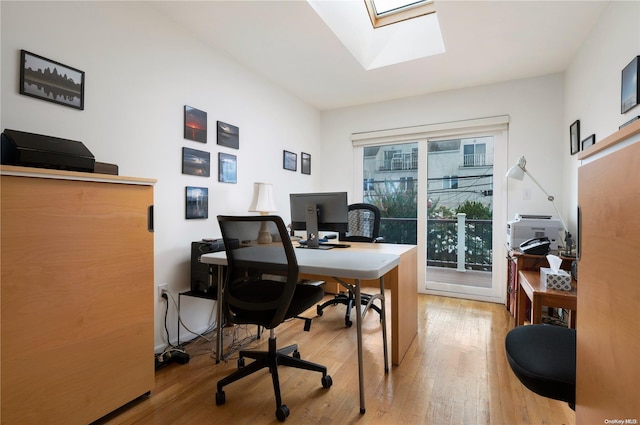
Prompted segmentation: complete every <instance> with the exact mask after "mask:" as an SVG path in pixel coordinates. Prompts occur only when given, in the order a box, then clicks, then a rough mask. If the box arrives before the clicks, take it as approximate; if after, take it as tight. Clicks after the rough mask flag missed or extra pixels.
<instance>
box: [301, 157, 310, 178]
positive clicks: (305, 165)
mask: <svg viewBox="0 0 640 425" xmlns="http://www.w3.org/2000/svg"><path fill="white" fill-rule="evenodd" d="M301 162H302V164H301V167H302V174H311V155H309V154H308V153H304V152H302V158H301Z"/></svg>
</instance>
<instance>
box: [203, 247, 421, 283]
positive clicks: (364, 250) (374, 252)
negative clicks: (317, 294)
mask: <svg viewBox="0 0 640 425" xmlns="http://www.w3.org/2000/svg"><path fill="white" fill-rule="evenodd" d="M350 244H351V247H350V248H334V249H331V250H322V249H296V250H295V252H296V259H297V260H298V268H299V269H300V273H306V274H316V275H325V276H335V277H342V278H351V279H378V278H380V277H381V276H384V275H385V274H387V273H388V272H389V271H391V270H392V269H393V268H394V267H396V266H397V265H398V264H399V263H400V256H401V255H402V254H404V253H405V252H409V251H411V250H413V249H416V247H415V246H414V245H395V244H370V243H352V242H350ZM200 261H202V262H203V263H206V264H217V265H226V264H227V256H226V253H225V252H224V251H221V252H214V253H209V254H203V255H202V256H201V257H200Z"/></svg>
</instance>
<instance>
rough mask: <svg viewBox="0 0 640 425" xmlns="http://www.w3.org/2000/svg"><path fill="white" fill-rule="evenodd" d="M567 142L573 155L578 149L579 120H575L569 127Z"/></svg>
mask: <svg viewBox="0 0 640 425" xmlns="http://www.w3.org/2000/svg"><path fill="white" fill-rule="evenodd" d="M569 142H570V148H571V155H575V154H576V153H578V151H579V150H580V120H575V121H574V122H573V124H571V126H570V127H569Z"/></svg>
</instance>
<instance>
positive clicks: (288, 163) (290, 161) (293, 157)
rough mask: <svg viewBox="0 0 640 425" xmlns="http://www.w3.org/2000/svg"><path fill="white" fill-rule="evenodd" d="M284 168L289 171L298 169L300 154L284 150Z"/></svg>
mask: <svg viewBox="0 0 640 425" xmlns="http://www.w3.org/2000/svg"><path fill="white" fill-rule="evenodd" d="M282 168H284V169H285V170H289V171H297V170H298V154H297V153H293V152H289V151H282Z"/></svg>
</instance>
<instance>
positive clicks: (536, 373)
mask: <svg viewBox="0 0 640 425" xmlns="http://www.w3.org/2000/svg"><path fill="white" fill-rule="evenodd" d="M505 350H506V354H507V360H508V361H509V365H510V366H511V369H512V370H513V372H514V374H515V375H516V376H517V377H518V379H519V380H520V382H522V383H523V384H524V386H525V387H527V388H528V389H530V390H531V391H533V392H534V393H536V394H539V395H541V396H544V397H549V398H552V399H555V400H562V401H566V402H567V403H569V406H570V407H571V408H572V409H574V410H575V404H576V330H575V329H568V328H565V327H562V326H552V325H538V324H536V325H528V326H518V327H516V328H513V329H511V330H510V331H509V333H507V336H506V338H505Z"/></svg>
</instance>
